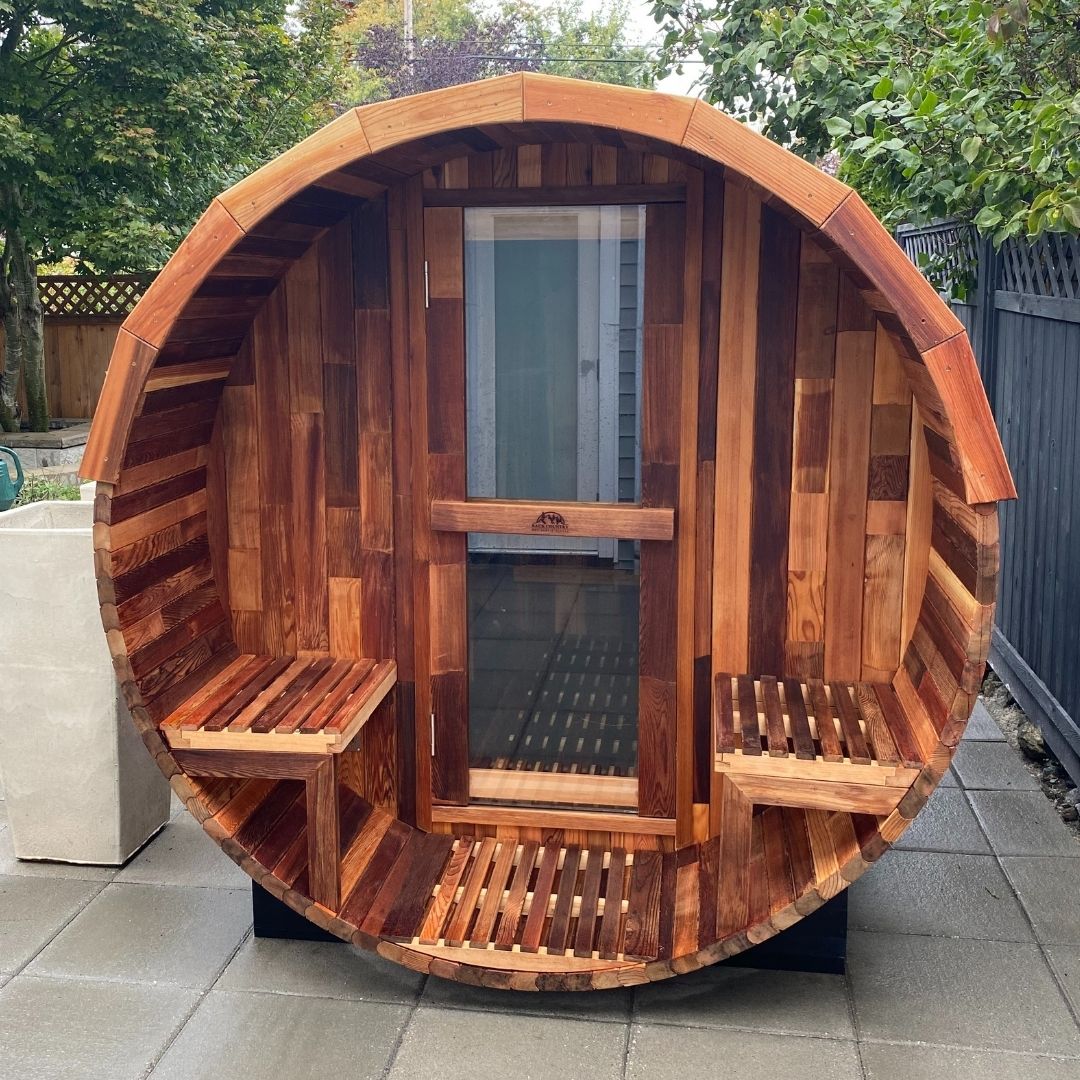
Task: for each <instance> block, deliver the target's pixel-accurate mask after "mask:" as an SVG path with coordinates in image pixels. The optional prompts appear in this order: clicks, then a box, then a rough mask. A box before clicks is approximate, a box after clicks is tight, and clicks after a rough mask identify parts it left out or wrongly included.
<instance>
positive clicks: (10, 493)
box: [0, 446, 23, 511]
mask: <svg viewBox="0 0 1080 1080" xmlns="http://www.w3.org/2000/svg"><path fill="white" fill-rule="evenodd" d="M0 454H10V455H11V460H12V461H14V462H15V483H12V482H11V473H10V472H9V471H8V464H7V462H6V461H4V459H3V458H0V511H3V510H10V509H11V508H12V506H13V505H14V504H15V499H16V498H17V497H18V494H19V492H20V491H21V490H22V486H23V471H22V462H21V461H20V460H19V455H18V454H16V453H15V451H14V450H12V449H11V447H10V446H0Z"/></svg>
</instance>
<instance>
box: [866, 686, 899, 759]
mask: <svg viewBox="0 0 1080 1080" xmlns="http://www.w3.org/2000/svg"><path fill="white" fill-rule="evenodd" d="M855 704H856V705H857V706H858V709H859V715H860V716H861V717H862V719H863V721H864V722H865V724H866V734H867V735H868V736H869V737H870V745H871V746H872V747H873V748H874V760H875V761H877V762H878V763H879V764H880V765H896V764H898V763H899V761H900V754H899V753H898V752H897V749H896V743H895V742H894V741H893V737H892V735H891V734H890V733H889V726H888V724H886V723H885V715H884V714H883V713H882V711H881V706H880V705H879V704H878V702H877V698H876V697H875V696H874V687H873V686H872V685H871V684H870V683H856V684H855Z"/></svg>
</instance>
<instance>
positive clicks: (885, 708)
mask: <svg viewBox="0 0 1080 1080" xmlns="http://www.w3.org/2000/svg"><path fill="white" fill-rule="evenodd" d="M874 696H875V697H876V698H877V702H878V704H879V705H880V706H881V712H882V715H883V716H884V719H885V723H886V725H887V726H888V728H889V733H890V734H891V735H892V739H893V742H894V743H895V744H896V750H897V753H898V754H899V756H900V763H901V764H902V765H903V766H904V767H905V768H908V769H921V768H922V767H923V765H925V764H926V762H925V761H923V753H922V750H921V749H920V748H919V743H918V740H917V739H916V738H915V735H914V733H913V732H912V730H911V725H910V724H909V723H908V719H907V715H906V714H905V712H904V708H903V706H902V705H901V704H900V701H899V699H898V698H897V696H896V693H895V691H894V690H893V688H892V687H891V686H887V685H885V684H884V683H876V684H874Z"/></svg>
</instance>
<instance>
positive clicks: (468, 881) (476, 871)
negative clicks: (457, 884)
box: [446, 836, 496, 948]
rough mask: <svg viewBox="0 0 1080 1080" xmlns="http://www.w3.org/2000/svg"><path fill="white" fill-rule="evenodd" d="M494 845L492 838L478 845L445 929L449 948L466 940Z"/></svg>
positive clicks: (485, 878) (462, 943)
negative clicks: (462, 888) (478, 847)
mask: <svg viewBox="0 0 1080 1080" xmlns="http://www.w3.org/2000/svg"><path fill="white" fill-rule="evenodd" d="M495 843H496V842H495V840H494V839H493V838H492V837H490V836H486V837H484V839H483V840H482V841H481V843H480V850H479V851H478V852H477V855H476V858H475V859H473V861H472V866H471V867H470V868H469V874H468V876H467V877H466V878H465V886H464V890H463V892H462V894H461V899H460V900H459V901H458V903H457V905H456V907H455V908H454V914H453V915H452V916H451V918H450V924H449V925H448V926H447V928H446V944H447V945H448V946H450V947H451V948H460V947H461V946H462V945H464V944H465V942H466V940H467V939H468V933H469V926H470V925H471V923H472V921H473V916H474V915H475V914H476V902H477V900H478V899H479V898H480V890H481V889H482V888H483V887H484V882H485V881H486V880H487V873H488V868H489V867H490V866H491V860H492V858H493V857H494V855H495Z"/></svg>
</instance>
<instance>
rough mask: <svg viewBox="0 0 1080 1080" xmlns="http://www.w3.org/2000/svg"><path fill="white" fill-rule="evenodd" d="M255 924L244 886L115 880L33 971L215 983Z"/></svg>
mask: <svg viewBox="0 0 1080 1080" xmlns="http://www.w3.org/2000/svg"><path fill="white" fill-rule="evenodd" d="M250 926H251V896H250V894H249V893H247V892H245V891H243V890H240V889H192V888H182V887H178V886H172V885H116V884H113V885H107V886H106V887H105V889H104V890H103V891H102V892H101V893H100V895H98V896H97V897H96V898H95V899H94V900H93V901H92V902H91V903H90V904H89V905H87V907H86V908H85V909H84V910H83V911H82V912H81V913H80V914H79V916H78V917H77V918H75V919H73V920H72V921H71V923H70V924H69V925H68V926H67V927H66V928H65V929H64V931H63V932H62V933H60V934H59V935H57V937H56V938H55V939H54V940H53V941H52V943H51V944H50V945H49V946H48V948H46V949H45V950H44V951H43V952H42V953H41V954H40V955H39V956H38V957H37V959H36V960H35V961H34V963H33V965H32V974H35V975H59V976H67V977H76V976H82V977H88V978H97V979H121V980H131V981H134V982H151V983H177V984H178V985H181V986H192V987H198V988H205V987H208V986H209V985H210V984H211V983H212V982H213V981H214V979H215V978H217V976H218V973H219V972H220V971H221V969H222V968H223V967H224V966H225V964H226V962H227V961H228V959H229V957H230V956H232V954H233V952H234V950H235V949H236V947H237V946H238V945H239V944H240V941H241V939H242V938H243V937H244V935H245V934H246V933H247V931H248V929H249V928H250Z"/></svg>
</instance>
